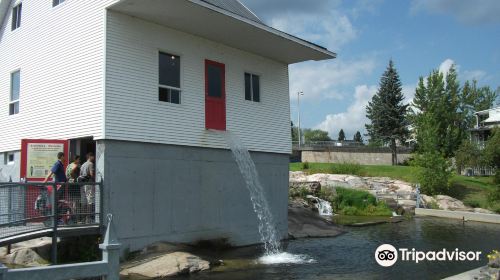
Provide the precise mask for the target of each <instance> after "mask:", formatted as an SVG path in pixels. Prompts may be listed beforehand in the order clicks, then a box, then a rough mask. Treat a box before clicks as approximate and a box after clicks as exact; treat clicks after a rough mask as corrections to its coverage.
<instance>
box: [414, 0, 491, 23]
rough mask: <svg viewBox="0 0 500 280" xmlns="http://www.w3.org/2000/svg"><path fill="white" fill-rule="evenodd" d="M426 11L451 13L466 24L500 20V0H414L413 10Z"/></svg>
mask: <svg viewBox="0 0 500 280" xmlns="http://www.w3.org/2000/svg"><path fill="white" fill-rule="evenodd" d="M420 11H425V12H429V13H434V14H451V15H452V16H453V17H455V18H457V19H458V20H459V21H460V22H463V23H466V24H485V23H486V24H488V23H498V22H500V17H499V16H498V15H499V14H500V1H498V0H474V1H471V0H413V2H412V6H411V12H412V13H417V12H420Z"/></svg>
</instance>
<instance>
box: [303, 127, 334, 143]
mask: <svg viewBox="0 0 500 280" xmlns="http://www.w3.org/2000/svg"><path fill="white" fill-rule="evenodd" d="M303 133H304V140H305V142H318V141H331V140H332V139H331V138H330V136H328V132H326V131H323V130H320V129H304V130H303Z"/></svg>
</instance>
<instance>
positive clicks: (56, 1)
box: [52, 0, 65, 7]
mask: <svg viewBox="0 0 500 280" xmlns="http://www.w3.org/2000/svg"><path fill="white" fill-rule="evenodd" d="M64 1H65V0H52V7H55V6H57V5H59V4H61V3H63V2H64Z"/></svg>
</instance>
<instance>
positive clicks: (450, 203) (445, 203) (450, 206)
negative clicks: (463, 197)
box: [436, 195, 472, 211]
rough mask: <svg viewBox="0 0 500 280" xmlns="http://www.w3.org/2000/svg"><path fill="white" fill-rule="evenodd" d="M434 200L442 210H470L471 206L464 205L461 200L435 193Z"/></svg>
mask: <svg viewBox="0 0 500 280" xmlns="http://www.w3.org/2000/svg"><path fill="white" fill-rule="evenodd" d="M436 202H437V204H438V206H439V208H441V209H443V210H452V211H453V210H458V211H472V208H470V207H467V206H465V205H464V203H463V202H462V201H460V200H458V199H456V198H453V197H450V196H447V195H437V196H436Z"/></svg>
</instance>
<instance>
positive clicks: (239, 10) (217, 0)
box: [201, 0, 264, 24]
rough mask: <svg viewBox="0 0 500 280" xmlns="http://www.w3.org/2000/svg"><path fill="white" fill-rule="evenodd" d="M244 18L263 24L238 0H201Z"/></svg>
mask: <svg viewBox="0 0 500 280" xmlns="http://www.w3.org/2000/svg"><path fill="white" fill-rule="evenodd" d="M201 1H203V2H206V3H209V4H211V5H214V6H216V7H219V8H221V9H224V10H226V11H228V12H231V13H233V14H236V15H239V16H241V17H244V18H246V19H249V20H252V21H255V22H258V23H260V24H264V23H263V22H262V21H261V20H260V19H259V18H258V17H257V16H256V15H255V14H254V13H253V12H252V11H251V10H250V9H248V8H247V7H246V6H245V5H243V3H241V2H240V1H238V0H201Z"/></svg>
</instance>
